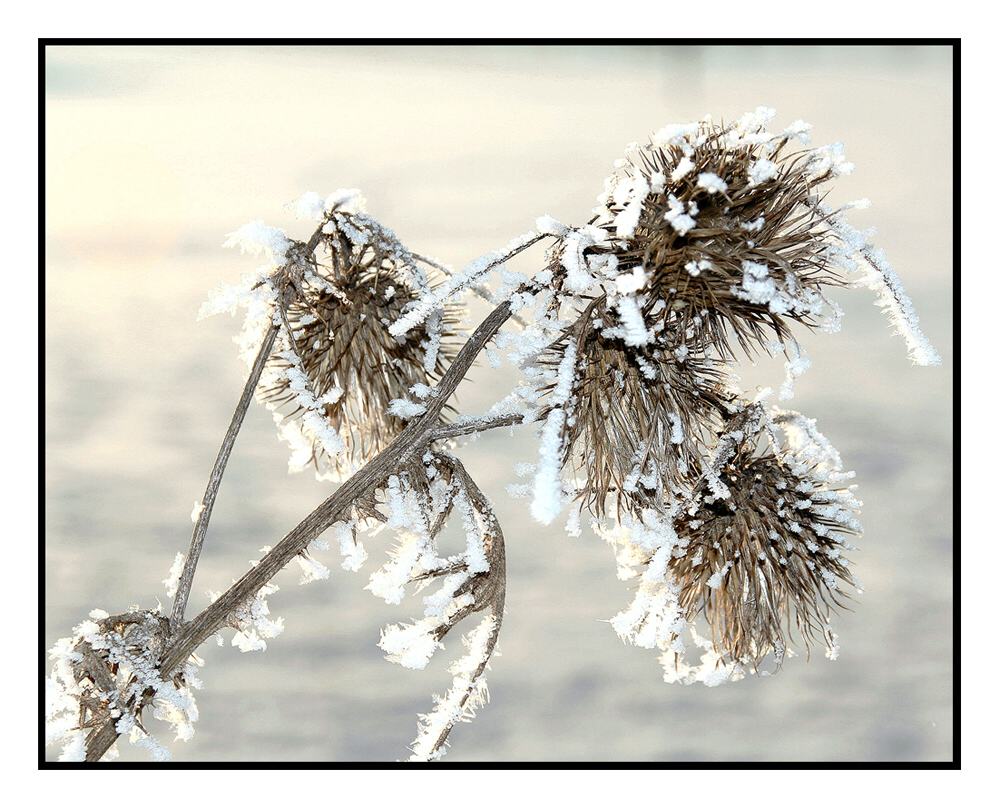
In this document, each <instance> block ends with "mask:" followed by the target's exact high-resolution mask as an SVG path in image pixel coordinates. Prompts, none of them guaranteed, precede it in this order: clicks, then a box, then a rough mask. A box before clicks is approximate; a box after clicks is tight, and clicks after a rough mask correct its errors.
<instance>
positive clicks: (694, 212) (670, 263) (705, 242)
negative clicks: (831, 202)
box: [588, 111, 846, 357]
mask: <svg viewBox="0 0 1000 809" xmlns="http://www.w3.org/2000/svg"><path fill="white" fill-rule="evenodd" d="M767 118H768V116H767V114H761V111H758V113H757V114H756V115H750V116H749V117H746V118H745V119H743V120H741V121H739V122H737V123H736V124H733V125H722V124H718V125H717V124H711V123H707V122H703V123H701V124H695V125H690V126H688V127H677V128H672V129H667V130H666V131H662V132H661V133H658V135H657V136H654V139H653V142H651V143H650V144H648V145H646V146H642V147H634V148H633V149H631V150H630V152H629V153H628V155H627V157H626V159H625V160H622V161H619V163H618V164H617V168H616V171H615V174H614V175H612V177H610V178H609V179H608V182H607V184H606V190H605V195H604V196H603V197H602V198H601V200H600V202H601V204H600V205H599V207H598V208H597V209H595V213H596V214H597V218H596V220H594V221H595V224H596V225H597V226H598V227H599V228H601V229H604V230H605V231H606V232H607V233H608V241H607V242H606V243H605V244H603V245H602V244H598V245H595V246H593V247H591V248H589V250H588V255H590V256H592V257H597V256H601V255H602V254H603V255H604V256H605V258H607V257H609V256H613V257H614V259H615V262H616V269H617V273H618V277H621V276H623V275H627V274H629V273H632V272H641V273H643V274H644V275H645V278H646V283H645V286H644V287H643V288H642V293H641V294H642V296H643V300H642V305H641V311H642V315H643V317H644V318H645V320H646V323H647V325H649V326H651V327H654V328H655V323H656V322H658V321H659V322H664V323H669V324H670V325H671V328H669V329H665V330H664V331H663V338H664V339H674V340H675V341H679V342H680V343H682V344H685V345H687V346H688V347H690V348H691V349H692V350H704V349H705V348H706V347H708V346H711V347H714V348H715V349H717V350H718V351H719V352H720V353H722V354H723V355H725V356H728V357H732V356H734V349H735V348H736V347H739V348H740V349H742V351H743V352H745V353H747V354H752V353H755V351H756V350H758V349H759V348H760V347H767V346H768V345H769V344H770V342H771V341H773V340H774V339H775V338H777V339H778V340H781V341H782V342H784V341H786V340H787V339H788V337H789V324H790V322H798V323H802V324H804V325H806V326H809V327H813V326H816V325H817V324H819V323H821V322H822V320H823V319H824V316H825V313H826V311H827V304H826V301H825V299H824V297H823V288H824V287H826V286H831V285H832V286H836V285H841V284H842V283H843V276H842V273H841V271H840V270H839V269H838V266H837V264H836V258H837V254H838V251H837V250H836V249H831V248H835V247H836V246H837V245H838V241H839V237H838V236H837V234H836V233H834V232H833V230H832V229H831V228H830V226H829V222H828V219H827V216H826V215H825V214H824V213H823V212H822V211H821V210H820V209H819V206H818V203H819V201H820V200H821V198H822V196H823V193H824V192H823V190H822V188H821V186H822V185H823V183H825V182H826V181H827V180H829V179H830V178H832V177H833V176H835V175H836V174H837V173H842V172H843V171H844V170H845V168H846V166H845V164H844V163H843V162H842V161H840V160H839V159H837V160H835V159H832V158H831V156H830V153H829V150H826V151H824V150H804V149H801V148H798V149H797V148H795V147H794V146H793V145H792V144H791V142H790V141H791V138H790V135H788V134H782V135H772V134H770V133H768V132H767V131H766V130H765V128H764V124H765V123H766V121H767ZM836 156H837V157H838V158H839V152H838V153H837V155H836ZM834 312H836V309H835V308H834ZM671 347H673V346H672V345H671Z"/></svg>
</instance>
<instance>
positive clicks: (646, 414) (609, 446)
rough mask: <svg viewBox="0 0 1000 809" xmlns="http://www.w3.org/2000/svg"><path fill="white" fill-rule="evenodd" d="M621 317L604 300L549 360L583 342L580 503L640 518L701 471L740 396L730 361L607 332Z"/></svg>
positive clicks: (578, 404)
mask: <svg viewBox="0 0 1000 809" xmlns="http://www.w3.org/2000/svg"><path fill="white" fill-rule="evenodd" d="M598 303H600V302H598ZM612 318H613V314H612V313H611V312H609V311H607V309H605V308H603V307H602V306H600V305H595V306H594V307H592V308H591V309H590V310H588V312H587V313H586V314H585V315H584V317H583V318H581V320H580V321H579V322H578V324H577V328H576V330H575V331H573V332H571V333H569V334H567V335H566V336H565V337H564V339H563V340H562V341H561V342H560V343H557V344H556V345H554V346H552V347H551V348H550V349H549V351H548V352H547V353H546V354H545V355H544V356H543V357H542V359H541V360H540V364H541V365H543V366H557V365H558V364H559V362H560V358H561V357H562V356H563V355H564V353H565V349H566V345H567V342H568V341H570V340H572V341H574V342H575V347H576V370H575V374H574V377H573V385H572V393H571V396H570V402H569V407H568V412H569V416H568V418H567V419H566V421H565V424H564V427H563V440H562V447H563V452H564V465H565V466H566V467H568V468H569V469H570V470H571V471H574V472H579V473H580V474H579V478H580V479H581V482H580V484H579V485H580V488H579V489H578V491H577V499H578V501H579V502H580V505H581V506H583V507H586V508H588V509H589V510H590V511H591V513H592V514H594V515H595V516H597V517H601V516H603V515H604V514H605V513H606V511H607V510H613V511H617V512H618V513H619V514H620V513H621V512H622V511H629V512H631V513H633V514H638V513H640V512H641V511H642V510H643V509H644V508H649V507H656V506H659V505H662V503H663V502H664V498H666V499H667V500H669V499H670V498H672V497H673V492H674V490H675V489H676V488H677V486H678V485H679V484H680V483H681V481H682V480H683V479H684V478H685V476H686V475H688V473H689V471H691V470H694V469H696V468H697V464H698V460H699V458H701V457H702V456H703V454H704V452H705V449H706V443H705V442H706V440H707V439H711V438H712V437H713V436H714V432H713V430H714V428H715V427H717V426H718V425H719V424H720V423H721V421H720V414H721V413H724V412H726V405H727V403H728V401H729V400H730V398H731V394H730V393H728V392H727V382H726V380H727V377H726V374H725V371H724V369H723V366H722V365H721V364H720V363H718V362H716V361H713V360H710V359H707V358H704V357H699V356H695V355H690V356H685V355H682V356H681V357H680V358H678V357H677V356H675V355H672V354H670V353H668V352H666V351H664V350H662V349H660V348H656V347H654V346H644V347H641V348H635V347H628V346H626V345H625V344H624V343H623V342H622V341H621V340H620V339H618V338H616V337H610V336H607V333H606V330H605V327H607V326H609V325H610V321H611V319H612ZM544 415H547V411H545V412H543V416H544Z"/></svg>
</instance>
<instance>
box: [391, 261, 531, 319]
mask: <svg viewBox="0 0 1000 809" xmlns="http://www.w3.org/2000/svg"><path fill="white" fill-rule="evenodd" d="M410 255H411V256H413V257H414V258H415V259H416V260H417V261H420V262H422V263H424V264H426V265H427V266H428V267H433V268H434V269H435V270H438V271H439V272H442V273H444V274H445V275H447V276H448V277H449V278H451V277H452V276H453V275H454V274H455V271H454V270H453V269H451V268H450V267H446V266H445V265H444V264H441V263H440V262H438V261H435V260H434V259H432V258H428V257H427V256H422V255H420V254H419V253H410ZM471 289H472V291H473V292H474V293H475V294H476V295H478V296H479V297H480V298H482V299H483V300H484V301H486V302H487V303H488V304H491V305H493V306H495V305H496V300H494V298H493V293H492V292H491V291H490V288H489V287H488V286H486V285H485V284H475V285H474V286H472V287H471ZM510 319H511V320H513V321H514V322H515V323H516V324H517V325H518V326H520V327H521V328H527V327H528V324H527V322H525V320H524V318H522V317H521V316H520V315H511V316H510Z"/></svg>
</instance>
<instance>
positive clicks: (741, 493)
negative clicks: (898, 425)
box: [669, 406, 861, 666]
mask: <svg viewBox="0 0 1000 809" xmlns="http://www.w3.org/2000/svg"><path fill="white" fill-rule="evenodd" d="M754 409H755V410H756V411H757V412H756V413H754V412H753V410H754ZM734 419H735V421H731V422H730V424H729V425H727V428H726V430H725V431H723V432H722V433H720V444H719V447H718V450H717V452H716V455H715V456H714V458H713V459H712V462H711V464H710V468H708V469H707V470H706V473H705V474H704V475H703V477H702V479H701V483H700V485H699V486H698V488H697V489H696V491H695V492H694V497H693V499H692V504H691V505H690V507H689V508H687V509H686V510H684V511H683V512H681V513H680V514H679V515H678V516H677V517H676V518H675V521H674V528H675V530H676V532H677V537H678V547H681V548H683V549H684V550H683V553H682V554H680V555H676V554H675V556H674V558H673V559H671V562H670V568H669V569H670V572H671V574H672V576H673V577H674V580H675V581H676V582H677V585H678V587H679V596H678V600H679V603H680V605H681V607H682V608H683V609H684V610H685V611H686V618H687V620H689V621H695V620H696V619H697V618H698V617H699V616H701V617H704V619H705V620H706V622H707V623H708V625H709V626H710V628H711V642H712V645H713V646H714V648H715V650H716V652H717V653H718V654H720V655H723V656H725V657H727V658H728V659H729V660H732V661H738V662H749V663H750V664H751V665H752V666H756V665H757V664H758V663H759V662H760V661H761V659H762V658H763V657H764V656H766V655H768V654H772V653H773V654H774V655H775V657H776V659H777V660H778V661H779V662H780V660H781V658H782V656H783V653H784V650H785V649H786V648H787V646H788V645H789V644H790V643H791V641H792V636H793V634H797V635H798V636H799V638H800V639H801V640H802V642H803V644H804V645H805V646H806V648H808V647H809V645H810V642H811V641H813V640H815V639H816V637H817V636H819V637H821V638H823V639H824V641H825V642H826V644H827V647H828V654H835V653H836V647H835V643H834V637H833V636H832V633H831V631H830V629H829V623H830V617H831V613H832V611H833V610H834V609H835V608H837V607H843V606H844V600H845V599H846V598H847V596H846V595H845V592H844V588H845V587H850V588H855V587H857V586H858V585H857V583H856V582H855V580H854V578H853V576H852V573H851V570H850V567H849V562H848V560H847V559H846V558H845V556H844V552H845V551H847V550H851V549H853V548H852V546H851V545H850V544H849V543H848V540H847V538H848V537H849V536H851V535H854V534H858V533H860V530H861V526H860V524H859V523H858V521H857V518H856V513H857V511H858V509H859V508H860V503H859V502H858V501H857V499H856V498H855V497H854V494H853V491H852V489H853V487H847V486H846V485H845V481H846V480H848V479H849V478H850V477H851V476H852V475H851V474H850V473H844V472H842V471H840V461H839V457H837V456H836V453H835V451H834V450H832V448H831V447H830V446H829V444H828V443H826V441H825V439H823V438H822V436H819V434H818V433H816V432H815V428H814V425H813V423H812V422H810V421H808V420H806V419H804V418H803V417H802V416H800V415H798V414H795V413H779V414H778V416H777V418H776V419H775V421H774V422H770V421H769V420H768V419H767V417H766V415H763V411H762V410H760V408H757V407H756V406H755V407H754V408H753V409H752V410H751V411H749V412H748V411H743V412H742V413H739V414H737V415H736V416H735V417H734Z"/></svg>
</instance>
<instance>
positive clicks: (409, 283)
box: [260, 211, 460, 476]
mask: <svg viewBox="0 0 1000 809" xmlns="http://www.w3.org/2000/svg"><path fill="white" fill-rule="evenodd" d="M324 235H325V239H324V242H323V246H322V248H321V250H320V251H318V255H320V256H322V258H317V257H316V255H313V256H311V257H310V266H309V268H308V271H307V272H306V273H305V274H304V278H303V283H302V285H301V292H300V294H296V295H294V296H292V298H291V300H290V302H289V303H288V305H287V307H286V308H285V310H284V312H283V315H282V317H283V323H284V326H285V329H284V330H283V332H282V334H281V337H279V340H278V342H277V344H276V349H275V351H274V353H273V354H272V356H271V359H270V362H269V367H268V369H267V372H266V376H265V378H264V379H263V380H262V384H261V389H260V392H261V395H262V398H263V399H264V401H265V402H266V403H268V404H269V405H271V406H272V407H274V408H276V409H277V410H278V411H279V412H280V413H282V414H283V417H282V421H281V424H282V429H283V430H286V431H289V428H290V427H291V426H292V425H294V423H295V421H296V420H297V421H299V422H302V423H304V426H305V428H306V429H305V430H303V431H302V436H304V437H299V436H294V435H289V433H288V432H286V433H285V437H288V438H292V439H295V438H298V447H299V453H298V457H297V458H296V459H295V462H296V464H297V465H299V466H304V465H306V464H308V463H313V464H314V465H315V466H316V468H317V471H318V472H320V473H326V474H329V475H331V476H336V475H337V474H340V473H343V472H344V471H350V470H353V469H354V468H356V467H357V465H358V464H359V463H362V462H364V461H365V460H366V459H368V458H371V457H372V456H374V455H375V454H376V453H378V452H379V451H381V450H382V449H383V448H385V446H386V445H387V444H388V443H389V441H391V440H392V439H393V438H394V437H395V436H396V435H397V434H398V433H399V431H400V429H401V428H402V424H403V422H402V417H404V416H407V415H412V414H415V413H417V412H419V411H420V410H421V406H420V404H419V400H420V398H422V397H426V396H429V395H433V393H432V391H431V386H433V384H434V383H435V382H436V381H437V379H438V378H439V377H440V375H441V373H442V372H443V370H444V367H445V363H446V361H448V360H449V359H450V358H451V357H453V356H454V353H455V350H456V346H455V344H454V340H453V338H454V336H455V326H456V324H457V322H458V320H459V315H460V313H459V311H458V309H457V307H455V306H450V305H449V306H446V307H444V308H443V309H442V310H441V311H439V312H437V313H435V316H433V317H431V318H428V319H427V320H426V321H424V322H423V323H421V324H420V325H419V326H418V327H417V328H414V329H412V330H410V331H409V332H407V333H406V334H405V335H403V336H400V337H396V336H393V335H391V334H390V333H389V326H390V325H391V324H392V323H394V322H396V321H397V320H398V319H399V318H400V317H401V316H402V315H403V314H404V313H405V312H406V311H407V308H408V307H410V306H412V305H413V304H414V302H415V301H417V300H419V299H420V298H421V297H422V296H423V295H426V294H428V292H429V291H430V290H431V287H430V284H429V282H428V279H427V277H426V275H425V274H424V272H423V270H422V269H421V268H419V267H418V265H417V263H416V261H415V259H414V257H413V256H412V254H410V253H409V252H408V251H407V250H406V249H405V247H403V246H402V245H401V244H400V242H399V241H398V240H397V239H396V238H395V236H394V235H393V234H392V233H391V231H388V229H386V228H385V227H384V226H382V225H381V224H379V223H378V222H377V221H376V220H374V219H372V218H371V217H369V216H367V215H366V214H363V213H343V212H339V211H334V212H333V213H332V214H331V215H330V218H329V219H328V220H327V224H326V226H325V227H324ZM288 335H291V337H290V339H289V337H288ZM396 400H399V401H400V402H403V403H405V404H406V405H407V407H406V408H403V409H401V408H400V406H398V405H397V406H393V402H395V401H396ZM411 400H415V401H412V402H411ZM404 410H405V412H404Z"/></svg>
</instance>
